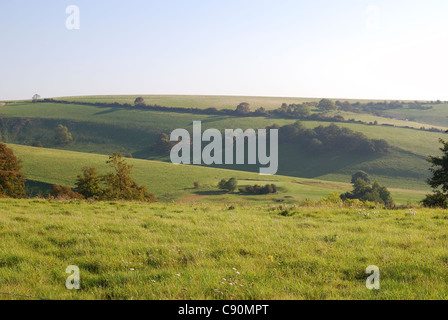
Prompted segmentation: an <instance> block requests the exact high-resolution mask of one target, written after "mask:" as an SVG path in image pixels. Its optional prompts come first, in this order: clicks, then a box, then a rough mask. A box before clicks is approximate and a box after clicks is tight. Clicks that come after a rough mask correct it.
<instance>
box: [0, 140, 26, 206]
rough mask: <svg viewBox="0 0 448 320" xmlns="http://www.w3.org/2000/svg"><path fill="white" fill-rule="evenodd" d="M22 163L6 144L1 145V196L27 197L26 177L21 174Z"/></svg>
mask: <svg viewBox="0 0 448 320" xmlns="http://www.w3.org/2000/svg"><path fill="white" fill-rule="evenodd" d="M22 168H23V166H22V161H21V160H20V159H17V157H16V156H15V155H14V152H13V151H12V150H11V149H10V148H8V147H7V146H6V144H4V143H0V195H1V196H5V197H11V198H24V197H25V175H24V174H22V173H20V170H21V169H22Z"/></svg>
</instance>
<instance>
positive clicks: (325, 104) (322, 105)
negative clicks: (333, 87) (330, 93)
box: [317, 99, 338, 112]
mask: <svg viewBox="0 0 448 320" xmlns="http://www.w3.org/2000/svg"><path fill="white" fill-rule="evenodd" d="M317 108H318V109H319V110H321V111H323V112H327V111H333V110H337V109H338V107H337V106H336V105H335V104H334V103H333V101H331V100H330V99H322V100H320V102H319V104H318V105H317Z"/></svg>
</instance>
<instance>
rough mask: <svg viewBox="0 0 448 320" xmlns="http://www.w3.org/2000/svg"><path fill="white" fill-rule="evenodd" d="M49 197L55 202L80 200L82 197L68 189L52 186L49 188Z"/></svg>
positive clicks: (56, 185)
mask: <svg viewBox="0 0 448 320" xmlns="http://www.w3.org/2000/svg"><path fill="white" fill-rule="evenodd" d="M50 194H51V196H52V197H53V198H55V199H57V200H73V199H75V200H82V199H84V197H83V196H82V195H81V194H79V193H77V192H74V191H73V190H72V189H71V188H70V187H67V186H60V185H58V184H54V185H53V186H52V187H51V193H50Z"/></svg>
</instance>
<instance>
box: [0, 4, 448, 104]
mask: <svg viewBox="0 0 448 320" xmlns="http://www.w3.org/2000/svg"><path fill="white" fill-rule="evenodd" d="M69 5H77V6H78V7H79V9H80V30H67V29H66V26H65V21H66V19H67V17H68V15H67V14H66V12H65V11H66V7H67V6H69ZM376 13H377V14H376ZM0 41H1V49H0V74H1V77H0V99H1V100H6V99H22V98H30V97H31V96H32V95H33V94H34V93H39V94H40V95H41V96H42V97H54V96H71V95H91V94H212V95H255V96H292V97H330V98H378V99H430V100H433V99H434V100H435V99H441V100H448V86H447V77H448V62H447V60H448V58H447V49H448V1H446V0H427V1H414V0H406V1H405V0H403V1H401V0H395V1H394V0H387V1H374V0H372V1H364V0H351V1H350V0H340V1H334V0H318V1H299V0H277V1H274V0H269V1H268V0H238V1H235V0H221V1H218V0H188V1H186V0H185V1H180V0H177V1H175V0H163V1H161V0H159V1H148V0H142V1H137V0H127V1H117V0H115V1H111V0H107V1H105V0H96V1H95V0H90V1H87V0H82V1H75V0H71V1H65V0H40V1H31V0H27V1H25V0H1V1H0Z"/></svg>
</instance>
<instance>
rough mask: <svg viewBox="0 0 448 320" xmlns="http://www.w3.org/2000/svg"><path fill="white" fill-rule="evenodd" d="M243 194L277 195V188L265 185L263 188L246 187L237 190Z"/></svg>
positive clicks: (273, 185)
mask: <svg viewBox="0 0 448 320" xmlns="http://www.w3.org/2000/svg"><path fill="white" fill-rule="evenodd" d="M239 191H240V192H241V193H244V194H270V193H277V186H276V185H275V184H267V185H265V186H264V187H262V186H259V185H254V186H246V187H242V188H240V189H239Z"/></svg>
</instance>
